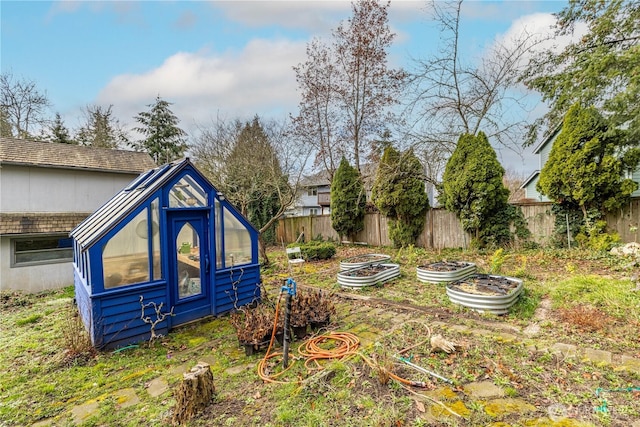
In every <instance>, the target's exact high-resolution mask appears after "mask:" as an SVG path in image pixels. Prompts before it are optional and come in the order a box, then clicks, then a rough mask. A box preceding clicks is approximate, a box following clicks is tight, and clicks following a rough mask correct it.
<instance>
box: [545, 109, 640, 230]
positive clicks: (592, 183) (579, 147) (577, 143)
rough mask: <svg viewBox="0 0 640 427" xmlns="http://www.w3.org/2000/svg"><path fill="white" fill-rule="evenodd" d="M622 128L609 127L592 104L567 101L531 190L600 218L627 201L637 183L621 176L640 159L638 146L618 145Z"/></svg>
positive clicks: (589, 215)
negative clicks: (535, 189) (567, 108)
mask: <svg viewBox="0 0 640 427" xmlns="http://www.w3.org/2000/svg"><path fill="white" fill-rule="evenodd" d="M624 140H625V138H624V132H622V131H615V130H612V129H611V128H610V127H609V126H608V124H607V120H606V119H605V118H604V117H602V115H601V114H600V113H599V112H598V111H597V110H596V109H595V108H593V107H589V108H582V107H581V106H580V105H579V104H575V105H573V106H572V107H571V108H570V109H569V112H568V113H567V115H566V116H565V119H564V122H563V125H562V130H561V131H560V133H559V134H558V136H557V138H556V140H555V141H554V143H553V147H551V152H550V153H549V159H548V160H547V162H546V163H545V165H544V167H543V168H542V171H540V180H539V181H538V185H537V189H538V191H540V192H541V193H542V194H545V195H546V196H548V197H549V198H550V199H551V200H554V201H555V202H556V203H564V204H569V205H573V206H577V207H579V209H580V210H581V211H582V214H583V217H584V219H585V220H587V219H588V218H589V217H594V213H589V211H593V212H597V213H598V214H597V215H595V217H600V216H601V215H602V214H604V213H605V212H607V211H613V210H615V209H618V208H620V207H621V206H623V205H624V204H625V203H626V202H628V201H629V198H630V196H631V193H633V192H634V191H635V190H636V189H637V188H638V184H637V183H635V182H634V181H632V180H631V179H623V178H622V175H623V172H625V171H626V170H632V169H633V168H635V167H636V165H637V164H638V160H640V149H639V148H637V147H635V148H631V149H628V150H626V151H625V150H623V149H622V147H621V145H623V144H624Z"/></svg>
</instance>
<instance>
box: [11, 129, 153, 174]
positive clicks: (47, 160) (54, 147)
mask: <svg viewBox="0 0 640 427" xmlns="http://www.w3.org/2000/svg"><path fill="white" fill-rule="evenodd" d="M0 164H13V165H23V166H36V167H50V168H62V169H84V170H94V171H109V172H118V173H141V172H144V171H146V170H149V169H153V168H155V167H156V164H155V163H154V161H153V159H152V158H151V157H150V156H149V154H147V153H140V152H136V151H127V150H112V149H108V148H93V147H85V146H80V145H73V144H61V143H57V142H41V141H32V140H26V139H16V138H1V137H0Z"/></svg>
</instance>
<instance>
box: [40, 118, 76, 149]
mask: <svg viewBox="0 0 640 427" xmlns="http://www.w3.org/2000/svg"><path fill="white" fill-rule="evenodd" d="M46 138H47V139H48V140H49V141H51V142H59V143H62V144H77V142H76V141H74V140H73V139H72V138H71V135H70V134H69V129H67V127H66V126H65V125H64V122H63V121H62V117H60V113H56V118H55V120H54V121H53V123H52V124H51V126H50V127H49V135H47V136H46Z"/></svg>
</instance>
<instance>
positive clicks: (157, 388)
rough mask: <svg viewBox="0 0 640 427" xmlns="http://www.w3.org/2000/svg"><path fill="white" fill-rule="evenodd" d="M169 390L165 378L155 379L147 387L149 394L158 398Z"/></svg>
mask: <svg viewBox="0 0 640 427" xmlns="http://www.w3.org/2000/svg"><path fill="white" fill-rule="evenodd" d="M167 390H169V383H167V381H166V380H165V379H164V378H161V377H159V378H154V379H152V380H151V381H150V382H149V383H148V385H147V393H149V396H151V397H158V396H160V395H161V394H163V393H164V392H165V391H167Z"/></svg>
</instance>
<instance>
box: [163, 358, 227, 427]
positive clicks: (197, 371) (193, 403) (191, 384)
mask: <svg viewBox="0 0 640 427" xmlns="http://www.w3.org/2000/svg"><path fill="white" fill-rule="evenodd" d="M182 376H183V378H182V382H181V383H180V384H179V385H178V389H177V390H176V392H175V398H176V406H175V409H174V411H173V418H172V424H173V425H180V424H183V423H185V422H187V421H188V420H190V419H191V418H193V417H194V416H196V415H197V414H198V412H200V411H202V410H203V409H204V408H206V407H207V406H209V404H210V403H211V402H212V401H213V398H214V397H215V394H216V389H215V386H214V384H213V373H212V372H211V368H210V367H209V364H208V363H205V362H198V364H197V365H196V366H195V367H193V368H191V371H189V372H185V373H184V374H182Z"/></svg>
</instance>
